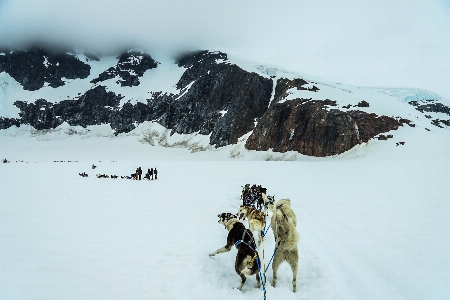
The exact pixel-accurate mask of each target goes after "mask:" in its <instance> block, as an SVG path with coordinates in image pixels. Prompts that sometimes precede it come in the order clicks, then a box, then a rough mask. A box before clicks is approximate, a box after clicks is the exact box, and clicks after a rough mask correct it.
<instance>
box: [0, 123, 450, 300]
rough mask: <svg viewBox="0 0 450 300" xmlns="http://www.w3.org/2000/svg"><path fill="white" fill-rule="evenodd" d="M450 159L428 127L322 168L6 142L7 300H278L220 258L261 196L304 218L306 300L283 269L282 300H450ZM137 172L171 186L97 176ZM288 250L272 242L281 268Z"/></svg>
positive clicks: (44, 139)
mask: <svg viewBox="0 0 450 300" xmlns="http://www.w3.org/2000/svg"><path fill="white" fill-rule="evenodd" d="M430 128H431V127H430ZM192 139H194V140H195V137H193V138H192ZM398 141H405V145H404V146H395V143H396V142H398ZM169 142H170V141H169ZM197 143H200V141H197ZM449 146H450V139H449V134H448V130H447V129H438V128H435V129H434V128H433V130H432V131H431V132H428V131H426V130H424V128H420V127H418V128H415V129H411V128H401V129H400V130H398V131H395V132H394V139H389V140H388V141H370V142H369V143H368V144H363V145H361V146H358V147H355V148H354V149H352V150H350V151H348V152H346V153H344V154H342V155H340V156H336V157H331V158H322V159H318V158H309V157H305V156H302V155H298V154H295V153H291V154H284V155H278V154H274V153H270V152H264V153H257V152H249V151H244V150H243V149H242V146H229V147H225V148H224V149H222V150H214V149H208V150H207V151H200V152H195V153H191V151H189V150H188V149H186V148H165V147H161V146H150V145H149V144H148V143H145V142H142V139H141V137H140V136H134V135H133V134H130V135H127V136H123V137H116V138H112V137H110V136H109V135H108V134H107V133H105V134H104V136H103V137H102V136H101V134H100V133H98V132H97V136H96V137H93V136H89V134H86V135H82V134H74V135H69V136H68V135H66V134H63V133H61V132H59V131H54V132H51V133H48V134H34V135H31V136H30V134H29V133H28V134H26V133H23V132H20V131H17V132H15V133H14V132H12V131H11V130H10V131H2V132H1V134H0V158H2V159H3V158H4V157H6V158H7V159H9V160H10V161H11V163H8V164H0V176H1V178H0V195H1V197H0V199H1V200H0V299H2V300H3V299H5V300H19V299H32V300H39V299H57V300H61V299H68V300H72V299H95V300H97V299H108V300H112V299H120V300H123V299H216V300H222V299H223V300H225V299H227V300H228V299H230V298H233V299H263V293H262V291H261V290H259V289H257V288H255V283H256V282H255V279H254V277H253V278H250V279H249V280H248V281H247V283H246V285H245V286H244V288H243V291H242V292H241V291H238V290H236V289H235V288H236V287H237V286H238V285H239V280H240V279H239V277H238V275H236V273H235V271H234V259H235V255H236V250H235V249H233V250H232V251H231V252H229V253H224V254H220V255H218V256H215V257H213V258H211V257H209V256H208V253H210V252H212V251H214V250H216V249H218V248H220V247H222V246H224V245H225V242H226V235H227V232H226V230H225V229H224V228H223V227H222V226H220V225H219V224H218V223H217V217H216V216H217V214H218V213H222V212H232V213H235V212H236V211H237V208H238V206H239V204H240V200H239V195H240V190H241V186H242V185H244V184H246V183H250V184H253V183H256V184H261V185H263V186H264V187H266V188H267V189H268V193H269V194H270V195H275V197H276V199H281V198H290V199H291V201H292V206H293V208H294V210H295V212H296V214H297V218H298V231H299V233H300V237H301V239H300V242H299V252H300V262H299V274H298V281H297V286H298V292H297V293H296V294H294V293H292V286H291V280H292V274H291V271H290V268H289V266H288V265H287V264H283V265H282V266H281V267H280V269H279V280H278V282H279V284H278V286H277V287H276V288H273V287H271V286H270V282H271V280H272V272H271V269H269V271H268V273H267V280H268V283H269V284H268V286H267V299H286V300H289V299H314V300H316V299H345V300H349V299H357V300H361V299H364V300H369V299H374V300H380V299H392V300H400V299H408V300H410V299H450V197H449V195H450V179H449V170H450V154H449V153H450V152H449V151H448V149H449ZM237 153H238V154H237ZM232 157H233V158H232ZM278 159H284V160H291V161H266V160H278ZM55 161H63V162H55ZM92 163H95V164H96V165H98V168H97V169H96V170H92V169H91V164H92ZM138 166H141V167H142V168H143V169H144V171H145V170H146V169H147V168H150V167H156V168H157V169H158V170H159V179H158V180H157V181H132V180H123V179H117V180H113V179H97V178H96V177H95V174H96V173H105V174H109V175H111V174H115V175H129V174H130V173H132V172H133V171H134V170H135V169H136V167H138ZM83 171H85V172H87V173H88V174H89V177H88V178H82V177H80V176H79V175H78V173H80V172H83ZM273 248H274V242H273V235H272V233H271V232H269V234H268V236H267V238H266V240H265V254H266V261H268V260H269V259H270V256H271V252H272V251H273Z"/></svg>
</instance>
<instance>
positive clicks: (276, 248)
mask: <svg viewBox="0 0 450 300" xmlns="http://www.w3.org/2000/svg"><path fill="white" fill-rule="evenodd" d="M277 250H278V247H275V250H274V251H273V254H272V257H271V258H270V261H269V264H268V265H267V268H266V269H265V270H264V274H265V273H266V272H267V269H268V268H269V266H270V263H271V262H272V259H273V257H274V256H275V253H276V252H277Z"/></svg>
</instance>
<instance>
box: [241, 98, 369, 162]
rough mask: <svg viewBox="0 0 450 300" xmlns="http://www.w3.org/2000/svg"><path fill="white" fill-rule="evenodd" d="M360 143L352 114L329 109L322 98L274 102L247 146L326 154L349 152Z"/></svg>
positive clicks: (315, 154)
mask: <svg viewBox="0 0 450 300" xmlns="http://www.w3.org/2000/svg"><path fill="white" fill-rule="evenodd" d="M359 142H360V141H359V138H358V130H357V126H356V123H355V121H354V120H352V118H351V117H350V116H349V115H348V114H346V113H345V112H342V111H340V110H337V109H331V110H328V109H327V108H326V107H325V105H324V104H323V102H322V101H305V100H302V99H296V100H291V101H286V102H283V103H278V104H274V105H271V107H270V108H269V110H268V111H267V112H266V114H265V115H264V116H263V117H262V118H261V119H260V121H259V123H258V125H257V126H256V128H255V129H254V130H253V133H252V134H251V135H250V137H249V138H248V140H247V142H246V144H245V147H246V148H247V149H249V150H260V151H261V150H262V151H265V150H269V149H272V150H273V151H276V152H286V151H290V150H294V151H298V152H299V153H302V154H305V155H310V156H321V157H323V156H329V155H335V154H339V153H342V152H344V151H347V150H349V149H350V148H352V147H353V146H355V145H357V144H358V143H359Z"/></svg>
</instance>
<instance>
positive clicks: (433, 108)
mask: <svg viewBox="0 0 450 300" xmlns="http://www.w3.org/2000/svg"><path fill="white" fill-rule="evenodd" d="M427 102H430V103H425V104H420V103H419V102H418V101H411V102H409V104H411V105H413V106H415V107H416V110H418V111H420V112H421V113H424V112H426V111H427V112H437V113H444V114H447V115H449V116H450V107H448V106H446V105H444V104H442V103H433V100H430V101H427Z"/></svg>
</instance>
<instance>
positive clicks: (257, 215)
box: [238, 205, 266, 246]
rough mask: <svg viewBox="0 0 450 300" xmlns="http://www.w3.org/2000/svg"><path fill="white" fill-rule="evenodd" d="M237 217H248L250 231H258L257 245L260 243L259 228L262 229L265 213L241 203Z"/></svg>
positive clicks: (243, 218) (240, 218)
mask: <svg viewBox="0 0 450 300" xmlns="http://www.w3.org/2000/svg"><path fill="white" fill-rule="evenodd" d="M238 217H239V220H245V218H247V219H248V228H249V229H250V231H251V232H254V231H255V230H257V231H258V237H259V239H258V246H259V245H261V242H262V236H261V230H263V229H264V225H265V221H266V214H264V212H262V211H259V210H257V209H256V208H254V207H253V206H249V205H241V206H239V210H238Z"/></svg>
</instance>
